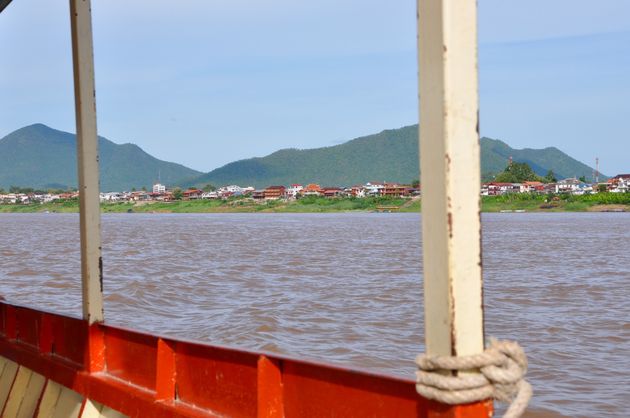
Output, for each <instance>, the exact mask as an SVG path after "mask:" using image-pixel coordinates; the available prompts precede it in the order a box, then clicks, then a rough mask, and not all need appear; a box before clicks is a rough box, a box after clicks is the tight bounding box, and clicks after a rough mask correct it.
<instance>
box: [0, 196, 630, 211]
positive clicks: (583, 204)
mask: <svg viewBox="0 0 630 418" xmlns="http://www.w3.org/2000/svg"><path fill="white" fill-rule="evenodd" d="M481 200H482V212H514V211H518V212H630V193H597V194H589V195H578V196H575V195H539V194H529V193H514V194H506V195H501V196H482V199H481ZM421 206H422V204H421V198H419V197H415V198H384V197H369V198H352V197H340V198H332V199H331V198H323V197H305V198H301V199H298V200H289V201H285V200H267V201H263V202H257V201H253V200H252V199H247V198H242V197H240V198H229V199H226V200H222V199H211V200H179V201H172V202H159V201H150V202H143V201H140V202H121V203H102V204H101V211H102V213H330V212H404V213H413V212H420V211H421ZM77 212H79V202H78V200H77V199H68V200H58V201H54V202H50V203H44V204H39V203H35V204H28V205H22V204H2V205H0V213H77Z"/></svg>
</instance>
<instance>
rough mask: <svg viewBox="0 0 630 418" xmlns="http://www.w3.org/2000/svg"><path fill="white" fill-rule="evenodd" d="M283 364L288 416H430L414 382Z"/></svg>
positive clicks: (296, 364)
mask: <svg viewBox="0 0 630 418" xmlns="http://www.w3.org/2000/svg"><path fill="white" fill-rule="evenodd" d="M283 365H284V375H283V377H284V379H283V384H284V409H285V413H286V415H287V416H291V417H312V418H316V417H331V416H337V417H384V416H388V417H415V416H417V417H422V418H426V417H427V415H426V410H427V408H426V406H427V403H426V401H425V400H424V399H422V398H420V397H419V396H418V394H417V393H416V389H415V385H414V384H413V382H406V381H400V380H394V379H384V378H382V377H377V376H371V375H368V374H363V373H360V372H353V371H350V370H339V369H333V368H329V367H322V366H316V365H311V364H305V363H299V362H295V361H290V360H285V361H284V362H283ZM331 405H334V406H335V410H334V413H331Z"/></svg>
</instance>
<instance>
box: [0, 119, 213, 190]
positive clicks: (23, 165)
mask: <svg viewBox="0 0 630 418" xmlns="http://www.w3.org/2000/svg"><path fill="white" fill-rule="evenodd" d="M98 146H99V153H100V171H101V190H102V191H122V190H130V189H132V188H133V187H136V188H141V187H151V185H152V184H153V183H154V182H155V181H156V180H157V178H158V175H159V176H160V179H161V181H162V182H163V183H165V184H176V183H179V182H182V181H184V180H185V179H187V178H192V177H195V176H199V175H200V174H201V173H200V172H198V171H195V170H192V169H190V168H187V167H184V166H183V165H180V164H175V163H169V162H166V161H161V160H158V159H157V158H154V157H152V156H151V155H149V154H147V153H146V152H144V151H143V150H142V149H141V148H140V147H138V146H137V145H134V144H120V145H119V144H115V143H113V142H111V141H109V140H107V139H105V138H103V137H99V138H98ZM76 155H77V149H76V137H75V135H74V134H70V133H68V132H62V131H58V130H55V129H52V128H49V127H48V126H46V125H42V124H35V125H30V126H26V127H24V128H21V129H18V130H17V131H15V132H12V133H10V134H9V135H7V136H5V137H4V138H2V139H0V187H2V188H5V189H6V188H8V187H10V186H20V187H33V188H36V189H49V188H60V189H65V188H68V187H76V186H77V160H76V158H77V157H76Z"/></svg>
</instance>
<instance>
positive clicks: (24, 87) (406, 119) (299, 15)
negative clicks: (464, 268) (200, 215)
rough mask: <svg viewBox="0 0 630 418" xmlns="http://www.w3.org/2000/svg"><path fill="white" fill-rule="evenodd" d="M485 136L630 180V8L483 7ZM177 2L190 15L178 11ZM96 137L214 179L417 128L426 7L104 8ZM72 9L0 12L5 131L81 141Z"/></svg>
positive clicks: (486, 0)
mask: <svg viewBox="0 0 630 418" xmlns="http://www.w3.org/2000/svg"><path fill="white" fill-rule="evenodd" d="M478 4H479V70H480V118H481V124H480V127H481V134H482V135H483V136H488V137H491V138H498V139H501V140H503V141H505V142H506V143H508V144H509V145H510V146H512V147H515V148H544V147H548V146H555V147H557V148H559V149H561V150H562V151H564V152H566V153H568V154H569V155H571V156H573V157H574V158H577V159H579V160H580V161H583V162H585V163H587V164H588V165H591V166H593V165H594V161H595V158H596V157H599V159H600V170H601V171H602V172H603V173H605V174H607V175H615V174H618V173H627V172H630V1H628V0H600V1H597V2H593V1H592V0H478ZM174 5H177V6H179V7H178V8H175V7H174ZM92 11H93V26H94V43H95V45H94V48H95V65H96V71H95V72H96V97H97V110H98V131H99V134H100V135H102V136H105V137H107V138H108V139H110V140H112V141H114V142H117V143H125V142H132V143H135V144H138V145H139V146H141V147H142V148H143V149H144V150H145V151H147V152H148V153H150V154H152V155H154V156H155V157H157V158H160V159H164V160H167V161H174V162H178V163H182V164H184V165H186V166H189V167H191V168H194V169H197V170H199V171H204V172H206V171H210V170H212V169H214V168H217V167H220V166H221V165H223V164H226V163H228V162H231V161H234V160H238V159H242V158H249V157H254V156H264V155H267V154H269V153H271V152H273V151H276V150H278V149H281V148H315V147H321V146H331V145H335V144H339V143H342V142H345V141H348V140H350V139H353V138H356V137H359V136H362V135H369V134H373V133H377V132H380V131H382V130H384V129H392V128H398V127H401V126H406V125H410V124H414V123H417V120H418V103H417V83H418V81H417V60H416V54H417V50H416V18H415V16H416V4H415V1H413V0H404V1H401V0H388V1H383V0H380V1H377V0H361V1H358V0H334V1H333V0H318V1H317V2H313V1H308V2H307V1H294V0H267V1H264V2H262V1H258V2H254V1H251V0H248V1H246V0H188V1H182V2H176V3H174V2H172V1H168V2H167V1H163V0H153V1H148V0H136V1H128V0H126V1H125V0H92ZM71 60H72V57H71V50H70V28H69V11H68V2H67V1H51V0H14V2H13V3H12V4H11V5H9V7H8V8H7V9H5V11H4V12H3V13H1V14H0V138H1V137H3V136H5V135H7V134H9V133H10V132H12V131H14V130H16V129H18V128H20V127H23V126H26V125H30V124H33V123H44V124H47V125H49V126H50V127H53V128H55V129H60V130H64V131H69V132H74V131H75V122H74V102H73V100H74V98H73V87H72V61H71Z"/></svg>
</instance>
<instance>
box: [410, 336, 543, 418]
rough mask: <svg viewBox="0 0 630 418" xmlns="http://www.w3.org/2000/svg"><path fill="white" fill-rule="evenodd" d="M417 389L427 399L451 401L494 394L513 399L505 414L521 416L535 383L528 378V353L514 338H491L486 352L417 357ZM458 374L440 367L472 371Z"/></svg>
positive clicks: (471, 400)
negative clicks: (452, 373)
mask: <svg viewBox="0 0 630 418" xmlns="http://www.w3.org/2000/svg"><path fill="white" fill-rule="evenodd" d="M416 364H417V365H418V371H417V372H416V390H417V391H418V393H419V394H420V395H422V396H423V397H425V398H427V399H432V400H435V401H438V402H441V403H445V404H449V405H459V404H464V403H470V402H476V401H481V400H484V399H490V398H494V399H496V400H499V401H501V402H506V403H510V406H509V407H508V409H507V411H506V412H505V415H503V418H518V417H520V416H521V415H522V414H523V412H525V409H526V408H527V404H528V402H529V400H530V398H531V397H532V387H531V385H530V384H529V383H528V382H527V381H525V379H524V376H525V373H526V372H527V357H526V356H525V352H524V351H523V349H522V348H521V346H520V345H518V343H516V342H514V341H497V340H495V339H492V340H490V346H489V347H488V348H486V350H485V351H484V352H483V353H480V354H474V355H470V356H461V357H450V356H429V355H426V354H421V355H419V356H418V357H417V358H416ZM475 369H479V370H480V371H481V373H471V374H468V373H465V374H463V375H462V374H459V375H458V376H451V375H450V374H449V375H444V374H441V373H440V371H442V372H443V371H444V370H451V371H471V370H475Z"/></svg>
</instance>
